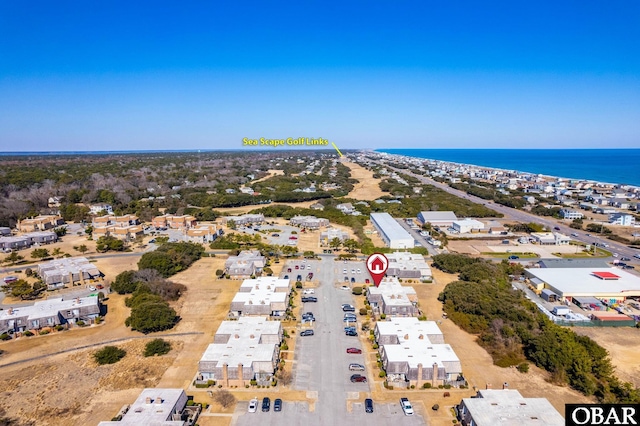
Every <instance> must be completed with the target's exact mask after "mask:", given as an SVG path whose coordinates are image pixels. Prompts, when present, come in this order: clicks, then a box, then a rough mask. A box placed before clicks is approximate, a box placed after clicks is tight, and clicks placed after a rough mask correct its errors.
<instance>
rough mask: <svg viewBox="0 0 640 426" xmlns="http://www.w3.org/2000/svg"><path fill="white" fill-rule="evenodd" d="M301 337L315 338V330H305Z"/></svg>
mask: <svg viewBox="0 0 640 426" xmlns="http://www.w3.org/2000/svg"><path fill="white" fill-rule="evenodd" d="M300 335H301V336H313V330H304V331H301V332H300Z"/></svg>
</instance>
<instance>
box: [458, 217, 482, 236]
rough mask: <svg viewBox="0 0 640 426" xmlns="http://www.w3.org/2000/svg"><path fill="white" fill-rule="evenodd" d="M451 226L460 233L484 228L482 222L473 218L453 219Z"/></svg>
mask: <svg viewBox="0 0 640 426" xmlns="http://www.w3.org/2000/svg"><path fill="white" fill-rule="evenodd" d="M451 227H452V228H453V230H454V231H456V232H458V233H460V234H468V233H470V232H478V231H482V230H483V229H484V223H482V222H480V221H479V220H475V219H462V220H454V221H453V223H452V224H451Z"/></svg>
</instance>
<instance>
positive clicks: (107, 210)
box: [89, 204, 113, 214]
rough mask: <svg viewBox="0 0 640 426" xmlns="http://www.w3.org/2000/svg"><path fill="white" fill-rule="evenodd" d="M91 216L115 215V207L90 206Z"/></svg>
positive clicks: (103, 205)
mask: <svg viewBox="0 0 640 426" xmlns="http://www.w3.org/2000/svg"><path fill="white" fill-rule="evenodd" d="M89 213H90V214H104V213H106V214H113V206H111V205H110V204H92V205H90V206H89Z"/></svg>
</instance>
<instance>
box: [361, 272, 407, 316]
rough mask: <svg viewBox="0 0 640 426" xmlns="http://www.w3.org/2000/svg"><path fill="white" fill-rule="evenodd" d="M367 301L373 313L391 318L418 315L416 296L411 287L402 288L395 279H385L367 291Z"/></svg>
mask: <svg viewBox="0 0 640 426" xmlns="http://www.w3.org/2000/svg"><path fill="white" fill-rule="evenodd" d="M367 300H368V301H369V303H370V304H371V307H372V308H373V310H374V312H380V313H383V314H386V315H391V316H415V315H418V312H419V311H418V308H417V306H416V305H417V303H418V296H417V295H416V291H415V290H414V288H413V287H408V286H402V285H400V282H399V281H398V279H397V278H394V277H386V278H384V279H383V280H382V281H381V282H380V285H379V286H378V287H374V286H371V287H369V288H368V290H367Z"/></svg>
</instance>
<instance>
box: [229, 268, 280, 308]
mask: <svg viewBox="0 0 640 426" xmlns="http://www.w3.org/2000/svg"><path fill="white" fill-rule="evenodd" d="M290 291H291V281H290V280H287V279H282V278H275V277H260V278H256V279H250V280H244V282H243V283H242V285H241V286H240V289H239V290H238V292H237V293H236V295H235V296H234V298H233V300H232V301H231V309H230V311H231V313H232V314H233V315H237V316H241V315H270V316H275V317H282V316H284V315H285V312H286V310H287V304H288V301H289V292H290Z"/></svg>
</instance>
